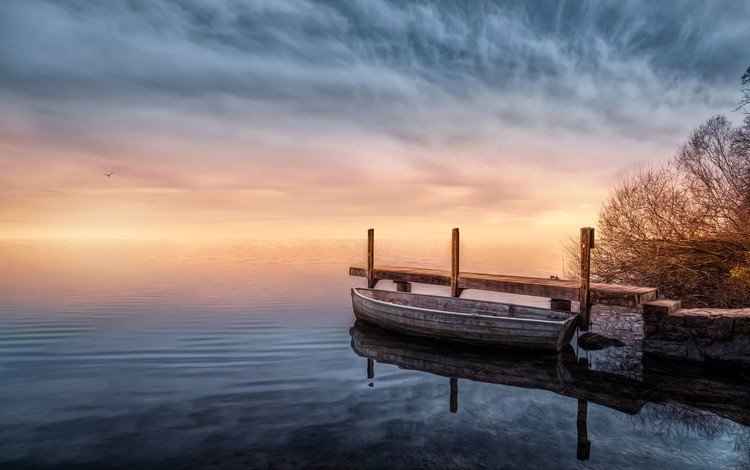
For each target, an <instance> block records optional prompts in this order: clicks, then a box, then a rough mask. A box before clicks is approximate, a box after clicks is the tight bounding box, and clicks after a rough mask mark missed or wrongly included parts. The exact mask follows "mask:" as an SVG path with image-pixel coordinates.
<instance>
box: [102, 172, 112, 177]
mask: <svg viewBox="0 0 750 470" xmlns="http://www.w3.org/2000/svg"><path fill="white" fill-rule="evenodd" d="M113 173H114V171H110V172H109V173H102V176H106V177H107V178H109V177H110V176H112V174H113Z"/></svg>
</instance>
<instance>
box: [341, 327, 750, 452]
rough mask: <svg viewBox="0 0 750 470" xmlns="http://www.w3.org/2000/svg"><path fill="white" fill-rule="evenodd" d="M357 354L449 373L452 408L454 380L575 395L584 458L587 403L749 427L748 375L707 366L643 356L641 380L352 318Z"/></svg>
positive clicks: (568, 356)
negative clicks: (696, 414)
mask: <svg viewBox="0 0 750 470" xmlns="http://www.w3.org/2000/svg"><path fill="white" fill-rule="evenodd" d="M350 334H351V345H352V349H353V350H354V352H356V353H357V354H358V355H359V356H362V357H364V358H367V377H368V378H370V379H372V378H374V377H375V367H374V362H375V361H377V362H380V363H384V364H393V365H396V366H398V367H400V368H402V369H408V370H416V371H422V372H428V373H431V374H435V375H440V376H443V377H447V378H449V384H450V399H449V407H450V411H451V412H453V413H455V412H457V411H458V407H459V405H458V379H468V380H472V381H478V382H486V383H494V384H501V385H508V386H512V387H520V388H530V389H539V390H548V391H551V392H554V393H557V394H559V395H562V396H566V397H571V398H575V399H577V400H578V416H577V431H578V438H577V446H576V449H577V450H576V456H577V458H578V459H579V460H587V459H588V458H589V455H590V450H591V443H590V441H589V439H588V434H587V411H588V403H589V402H592V403H595V404H597V405H601V406H605V407H608V408H611V409H614V410H617V411H619V412H622V413H626V414H628V415H636V414H638V413H639V411H640V410H641V408H643V406H644V405H645V404H647V403H656V404H668V405H671V404H678V405H680V406H687V407H690V408H693V409H697V410H700V411H708V412H710V413H714V414H716V415H718V416H721V417H723V418H727V419H729V420H732V421H734V422H736V423H739V424H742V425H744V426H748V425H749V424H750V385H749V384H750V380H749V379H750V377H748V373H747V372H738V371H731V372H729V373H721V372H716V371H711V370H709V369H707V368H705V367H698V366H695V367H693V366H686V365H684V364H674V363H669V362H666V363H665V362H663V361H661V362H660V361H656V362H654V361H647V362H645V363H644V364H643V370H642V374H641V377H640V378H638V379H636V378H632V377H627V376H624V375H621V374H617V373H612V372H607V371H602V370H594V369H591V368H589V366H588V363H587V361H586V359H585V358H581V359H578V358H577V357H576V354H575V352H574V350H573V348H572V347H571V346H568V347H566V348H565V349H563V350H562V351H560V352H559V353H557V354H552V353H530V352H525V351H524V352H518V351H515V350H507V349H502V350H498V349H490V348H481V347H469V346H466V345H457V344H453V343H448V342H441V341H435V340H430V339H423V338H417V337H412V336H407V335H402V334H399V333H395V332H391V331H388V330H384V329H382V328H379V327H377V326H374V325H370V324H368V323H365V322H362V321H357V322H356V323H355V324H354V326H353V327H352V328H351V330H350Z"/></svg>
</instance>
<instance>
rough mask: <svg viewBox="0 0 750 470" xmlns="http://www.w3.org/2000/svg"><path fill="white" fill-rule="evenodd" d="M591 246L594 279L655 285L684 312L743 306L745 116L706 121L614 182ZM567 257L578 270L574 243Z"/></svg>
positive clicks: (749, 187) (747, 282) (749, 153)
mask: <svg viewBox="0 0 750 470" xmlns="http://www.w3.org/2000/svg"><path fill="white" fill-rule="evenodd" d="M749 72H750V69H749ZM743 83H744V82H743ZM596 243H597V246H596V249H595V250H594V251H593V252H592V260H591V272H592V278H593V279H594V280H597V281H602V282H613V283H623V284H632V285H644V286H656V287H658V288H659V291H660V295H662V296H664V297H669V298H675V299H680V300H682V301H683V304H684V305H685V306H714V307H724V308H739V307H747V306H750V115H748V116H746V118H745V120H744V121H743V124H742V125H741V126H739V127H733V126H732V124H731V122H730V121H729V120H727V119H726V118H725V117H724V116H715V117H713V118H711V119H709V120H708V121H706V123H704V124H703V125H701V126H700V127H699V128H697V129H696V130H695V131H694V132H693V134H692V135H691V136H690V138H689V139H688V141H687V142H686V143H685V144H684V145H682V146H681V147H680V149H679V151H678V153H677V155H676V156H675V157H674V158H673V159H672V160H671V161H670V162H668V163H667V164H665V165H663V166H652V167H647V168H642V169H640V170H637V171H635V172H634V173H633V174H631V175H630V176H629V177H628V178H627V179H626V180H624V181H623V182H622V183H620V185H618V186H617V187H616V188H615V189H614V190H613V191H612V193H611V194H610V195H609V197H608V198H607V200H606V201H605V202H604V204H603V206H602V208H601V211H600V213H599V222H598V231H597V236H596ZM567 252H568V258H569V260H570V263H568V264H569V265H570V266H578V265H579V264H578V259H577V258H578V244H577V242H572V243H571V244H570V245H569V246H568V250H567ZM569 274H570V273H569Z"/></svg>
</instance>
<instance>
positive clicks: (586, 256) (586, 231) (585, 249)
mask: <svg viewBox="0 0 750 470" xmlns="http://www.w3.org/2000/svg"><path fill="white" fill-rule="evenodd" d="M593 247H594V229H593V228H591V227H583V228H582V229H581V291H580V294H579V301H580V302H581V306H580V308H579V312H580V313H581V322H580V324H579V328H580V329H581V331H589V317H590V314H591V292H590V286H591V249H592V248H593Z"/></svg>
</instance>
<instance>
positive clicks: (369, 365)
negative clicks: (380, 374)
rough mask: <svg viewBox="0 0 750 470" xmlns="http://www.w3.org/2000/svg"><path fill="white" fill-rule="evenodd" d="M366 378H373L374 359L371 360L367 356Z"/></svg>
mask: <svg viewBox="0 0 750 470" xmlns="http://www.w3.org/2000/svg"><path fill="white" fill-rule="evenodd" d="M367 378H368V379H374V378H375V361H373V360H372V359H371V358H369V357H368V358H367Z"/></svg>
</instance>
